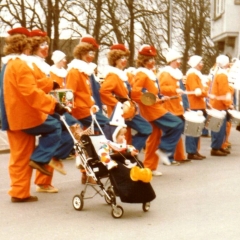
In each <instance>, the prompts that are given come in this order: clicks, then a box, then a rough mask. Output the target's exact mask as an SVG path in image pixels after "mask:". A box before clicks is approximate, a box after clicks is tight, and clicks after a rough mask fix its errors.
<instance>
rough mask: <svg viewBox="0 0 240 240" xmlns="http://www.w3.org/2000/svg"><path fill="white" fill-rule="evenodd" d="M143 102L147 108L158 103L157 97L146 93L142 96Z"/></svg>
mask: <svg viewBox="0 0 240 240" xmlns="http://www.w3.org/2000/svg"><path fill="white" fill-rule="evenodd" d="M141 102H142V103H143V104H144V105H146V106H151V105H153V104H154V103H155V102H156V96H155V95H154V94H153V93H150V92H146V93H144V94H143V95H142V96H141Z"/></svg>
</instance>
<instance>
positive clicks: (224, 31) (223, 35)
mask: <svg viewBox="0 0 240 240" xmlns="http://www.w3.org/2000/svg"><path fill="white" fill-rule="evenodd" d="M211 21H212V22H211V38H212V40H213V41H214V43H215V44H216V45H217V46H218V50H219V52H220V53H222V54H227V55H228V56H229V57H230V58H235V57H237V58H239V56H240V36H239V35H240V0H211Z"/></svg>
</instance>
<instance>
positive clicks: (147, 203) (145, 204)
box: [142, 202, 150, 212]
mask: <svg viewBox="0 0 240 240" xmlns="http://www.w3.org/2000/svg"><path fill="white" fill-rule="evenodd" d="M142 209H143V211H144V212H147V211H148V210H149V209H150V202H146V203H143V205H142Z"/></svg>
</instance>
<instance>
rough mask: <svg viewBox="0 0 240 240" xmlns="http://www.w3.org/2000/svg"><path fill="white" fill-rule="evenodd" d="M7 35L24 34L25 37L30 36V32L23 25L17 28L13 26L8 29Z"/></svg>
mask: <svg viewBox="0 0 240 240" xmlns="http://www.w3.org/2000/svg"><path fill="white" fill-rule="evenodd" d="M8 34H9V35H14V34H24V35H26V36H27V37H29V36H30V32H29V31H28V30H27V29H26V28H25V27H18V28H13V29H11V30H9V31H8Z"/></svg>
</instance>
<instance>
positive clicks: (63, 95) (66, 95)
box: [50, 89, 74, 108]
mask: <svg viewBox="0 0 240 240" xmlns="http://www.w3.org/2000/svg"><path fill="white" fill-rule="evenodd" d="M50 94H51V95H52V96H53V97H55V98H56V99H57V101H58V102H59V103H61V104H62V105H63V106H66V107H70V108H72V107H73V105H74V98H73V91H72V90H71V89H56V90H53V91H51V92H50Z"/></svg>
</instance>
